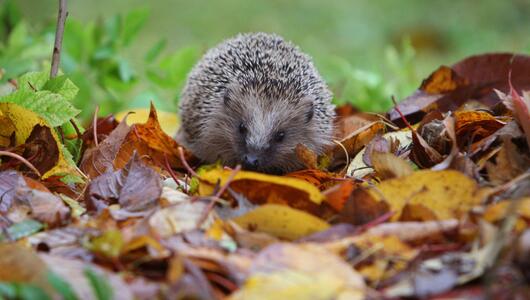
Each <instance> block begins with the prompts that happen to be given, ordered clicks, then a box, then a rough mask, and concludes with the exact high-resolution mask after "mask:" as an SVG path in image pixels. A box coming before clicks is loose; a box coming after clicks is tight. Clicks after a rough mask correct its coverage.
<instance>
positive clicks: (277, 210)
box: [232, 204, 329, 240]
mask: <svg viewBox="0 0 530 300" xmlns="http://www.w3.org/2000/svg"><path fill="white" fill-rule="evenodd" d="M232 220H233V221H234V222H235V223H237V224H238V225H239V226H241V227H243V228H246V229H248V230H251V231H259V232H265V233H268V234H271V235H273V236H275V237H278V238H282V239H287V240H296V239H299V238H302V237H304V236H307V235H310V234H313V233H315V232H319V231H322V230H326V229H327V228H328V227H329V224H328V223H326V222H325V221H323V220H321V219H319V218H317V217H315V216H312V215H310V214H308V213H306V212H303V211H300V210H296V209H293V208H290V207H288V206H285V205H278V204H265V205H262V206H259V207H258V208H256V209H254V210H252V211H250V212H248V213H246V214H244V215H242V216H239V217H236V218H233V219H232Z"/></svg>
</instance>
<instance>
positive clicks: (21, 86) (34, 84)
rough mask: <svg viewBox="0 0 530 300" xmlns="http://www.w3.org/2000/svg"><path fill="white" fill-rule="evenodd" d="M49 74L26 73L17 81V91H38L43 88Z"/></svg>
mask: <svg viewBox="0 0 530 300" xmlns="http://www.w3.org/2000/svg"><path fill="white" fill-rule="evenodd" d="M49 78H50V74H49V73H48V72H28V73H26V74H24V75H22V76H20V77H19V78H18V79H17V82H18V90H19V91H36V90H37V91H39V90H41V89H42V87H44V85H45V84H46V82H47V81H48V79H49Z"/></svg>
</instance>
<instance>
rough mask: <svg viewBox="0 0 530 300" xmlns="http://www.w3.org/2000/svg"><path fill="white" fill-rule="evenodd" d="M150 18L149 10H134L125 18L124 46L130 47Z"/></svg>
mask: <svg viewBox="0 0 530 300" xmlns="http://www.w3.org/2000/svg"><path fill="white" fill-rule="evenodd" d="M148 17H149V10H148V9H145V8H144V9H137V10H133V11H131V12H130V13H128V14H127V15H126V16H125V19H124V22H123V23H124V24H123V35H122V41H123V45H125V46H127V45H129V44H130V43H131V42H132V41H133V40H134V38H136V36H137V35H138V33H139V32H140V30H141V29H142V27H143V26H144V24H145V21H147V18H148Z"/></svg>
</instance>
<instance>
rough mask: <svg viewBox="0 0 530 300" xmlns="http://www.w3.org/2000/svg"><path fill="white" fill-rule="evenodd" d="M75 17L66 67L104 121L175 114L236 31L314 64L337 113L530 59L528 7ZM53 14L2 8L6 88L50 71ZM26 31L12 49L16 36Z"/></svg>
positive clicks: (384, 2)
mask: <svg viewBox="0 0 530 300" xmlns="http://www.w3.org/2000/svg"><path fill="white" fill-rule="evenodd" d="M6 3H8V4H9V3H11V4H12V5H7V6H10V7H9V8H6ZM13 7H14V8H13ZM17 7H18V10H17ZM69 12H70V14H69V19H68V22H67V29H66V31H67V32H66V35H65V41H64V45H65V53H64V55H63V61H62V64H61V68H62V70H63V71H64V72H65V73H66V75H68V76H70V77H71V78H72V80H73V81H74V82H75V83H76V84H77V85H78V86H79V87H80V89H81V91H80V93H79V94H78V97H77V99H76V105H77V106H78V107H79V108H80V109H82V110H83V115H84V116H88V115H89V114H90V113H91V111H92V110H93V108H94V106H95V104H96V103H97V104H99V105H100V106H101V109H102V113H108V112H111V111H119V110H123V109H126V108H130V107H138V106H146V105H147V103H148V102H149V100H151V99H153V100H154V101H155V102H156V104H157V107H159V108H161V109H163V110H174V109H176V103H177V102H178V95H179V91H180V88H181V86H182V83H183V81H184V80H185V75H186V73H187V72H188V71H189V69H190V68H191V66H192V65H193V64H194V62H195V61H196V60H197V59H198V58H199V57H200V55H201V54H202V53H203V52H204V51H205V50H206V49H207V48H209V47H211V46H214V45H215V44H216V43H218V42H220V41H221V40H223V39H224V38H227V37H231V36H233V35H235V34H236V33H238V32H248V31H266V32H276V33H278V34H280V35H282V36H284V37H285V38H287V39H289V40H291V41H293V42H295V43H296V44H298V45H299V46H301V48H302V49H303V50H304V51H305V52H307V53H309V54H310V55H312V56H313V58H314V60H315V63H316V65H317V67H318V68H319V70H320V71H321V73H322V74H323V75H324V77H325V78H326V80H327V81H328V83H329V84H330V86H331V88H332V90H333V91H334V93H335V101H336V102H337V103H345V102H351V103H354V104H355V105H356V106H358V107H360V108H362V109H364V110H371V111H385V110H386V109H388V108H389V107H390V106H391V101H390V96H391V95H396V96H397V97H398V99H399V98H401V97H404V96H407V95H408V94H410V93H411V92H412V91H413V90H414V89H415V88H416V87H418V86H419V84H420V83H421V80H422V79H423V78H425V77H426V76H428V74H429V73H430V72H431V71H433V70H434V69H436V68H437V67H438V66H439V65H441V64H448V65H450V64H452V63H454V62H456V61H458V60H460V59H462V58H464V57H466V56H468V55H472V54H479V53H483V52H489V51H511V52H524V53H527V52H529V49H530V40H529V38H530V35H529V31H528V29H529V28H530V18H529V17H528V16H529V15H530V1H526V0H518V1H499V0H482V1H472V0H469V1H463V0H454V1H443V0H431V1H425V0H423V1H422V0H408V1H395V0H381V1H368V0H357V1H340V0H328V1H316V0H309V1H308V0H305V1H303V0H292V1H285V0H267V1H265V0H261V1H249V0H227V1H215V0H195V1H186V0H151V1H140V0H127V1H126V0H105V1H103V0H90V1H81V0H70V1H69ZM56 13H57V1H55V0H38V1H37V0H18V1H4V8H3V13H2V14H3V18H4V19H5V18H6V16H10V17H9V18H8V19H13V20H11V21H8V22H6V21H5V20H4V21H3V24H4V28H3V29H4V30H3V37H2V41H3V44H2V48H1V50H2V51H0V63H2V64H3V65H1V67H2V68H4V71H5V73H6V75H5V76H4V78H3V80H6V79H7V78H8V77H10V76H11V77H12V76H16V75H18V74H17V73H21V72H24V71H27V70H28V69H39V68H41V69H42V68H43V65H46V64H48V63H49V62H46V60H49V55H50V53H51V44H52V41H53V29H54V23H55V18H56ZM13 15H16V16H15V17H13ZM9 22H12V24H11V23H9ZM21 23H23V24H24V29H23V30H22V31H24V32H22V33H21V32H18V35H19V37H18V39H19V40H18V41H15V43H19V45H17V46H16V47H13V46H12V45H10V44H9V36H10V35H11V36H12V35H13V30H17V28H18V30H19V31H21V29H20V28H19V27H20V26H21V25H20V24H21ZM8 25H9V26H11V27H12V28H7V27H8ZM10 47H12V48H14V49H10ZM10 51H11V52H10ZM25 57H27V58H28V59H27V60H28V61H24V59H25ZM13 59H14V60H15V61H18V62H17V63H13ZM13 64H15V66H12V65H13ZM16 64H18V65H16Z"/></svg>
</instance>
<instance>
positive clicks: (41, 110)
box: [0, 89, 80, 127]
mask: <svg viewBox="0 0 530 300" xmlns="http://www.w3.org/2000/svg"><path fill="white" fill-rule="evenodd" d="M0 102H8V103H15V104H18V105H20V106H22V107H24V108H26V109H29V110H31V111H33V112H35V113H37V114H38V115H40V116H41V117H42V118H44V119H45V120H46V121H47V122H48V123H49V124H50V125H51V126H52V127H56V126H59V125H61V124H63V123H65V122H68V121H69V120H70V119H72V118H73V117H75V116H76V115H77V114H78V113H79V112H80V110H78V109H76V108H75V107H74V106H73V105H72V104H71V103H70V102H69V101H68V100H67V99H66V98H65V97H64V96H63V95H61V94H56V93H53V92H50V91H38V92H33V91H28V90H22V89H20V90H18V91H16V92H14V93H12V94H9V95H7V96H4V97H2V98H0Z"/></svg>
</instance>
